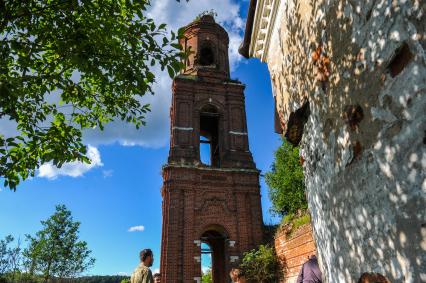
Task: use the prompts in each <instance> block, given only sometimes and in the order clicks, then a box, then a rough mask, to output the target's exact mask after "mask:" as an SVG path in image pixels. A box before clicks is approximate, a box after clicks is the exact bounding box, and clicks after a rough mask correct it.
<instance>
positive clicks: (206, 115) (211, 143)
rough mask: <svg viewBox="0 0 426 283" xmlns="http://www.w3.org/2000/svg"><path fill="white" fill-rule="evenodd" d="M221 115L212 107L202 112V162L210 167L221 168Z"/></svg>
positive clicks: (208, 106) (209, 106)
mask: <svg viewBox="0 0 426 283" xmlns="http://www.w3.org/2000/svg"><path fill="white" fill-rule="evenodd" d="M219 146H220V144H219V113H218V111H217V109H216V108H215V107H214V106H212V105H207V106H205V107H203V108H202V110H201V112H200V161H201V162H202V163H203V164H205V165H208V166H212V167H220V150H219Z"/></svg>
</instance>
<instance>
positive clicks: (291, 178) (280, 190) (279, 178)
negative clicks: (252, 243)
mask: <svg viewBox="0 0 426 283" xmlns="http://www.w3.org/2000/svg"><path fill="white" fill-rule="evenodd" d="M265 179H266V183H267V184H268V187H269V197H270V199H271V202H272V210H273V212H275V213H277V214H280V215H285V214H295V213H297V211H298V210H305V209H306V208H307V201H306V197H305V181H304V176H303V167H302V165H301V162H300V157H299V149H298V148H297V147H294V146H293V145H291V144H290V143H289V142H286V141H285V140H283V143H282V145H281V146H280V147H279V148H278V149H277V151H276V152H275V160H274V163H273V164H272V166H271V171H270V172H268V173H266V175H265Z"/></svg>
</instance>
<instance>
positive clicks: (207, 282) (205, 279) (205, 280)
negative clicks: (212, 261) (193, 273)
mask: <svg viewBox="0 0 426 283" xmlns="http://www.w3.org/2000/svg"><path fill="white" fill-rule="evenodd" d="M212 282H213V278H212V271H211V269H209V270H207V272H205V273H203V276H202V277H201V283H212Z"/></svg>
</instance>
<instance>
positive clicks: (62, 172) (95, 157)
mask: <svg viewBox="0 0 426 283" xmlns="http://www.w3.org/2000/svg"><path fill="white" fill-rule="evenodd" d="M87 156H88V157H89V158H90V160H91V161H92V162H91V163H90V164H86V163H82V162H78V161H74V162H70V163H65V164H64V165H62V167H61V168H57V167H56V166H54V165H53V164H52V163H51V162H49V163H45V164H43V165H41V166H40V168H39V170H38V174H37V177H42V178H48V179H51V180H53V179H56V178H57V177H58V176H70V177H74V178H75V177H80V176H83V174H84V173H86V172H87V171H89V170H91V169H93V168H96V167H101V166H103V163H102V161H101V155H100V153H99V150H98V149H97V148H96V147H93V146H91V145H89V146H88V148H87Z"/></svg>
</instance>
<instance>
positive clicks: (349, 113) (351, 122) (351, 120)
mask: <svg viewBox="0 0 426 283" xmlns="http://www.w3.org/2000/svg"><path fill="white" fill-rule="evenodd" d="M362 119H364V111H363V110H362V107H361V106H360V105H359V104H357V105H347V106H346V107H345V109H344V111H343V120H344V121H345V123H346V124H347V125H348V126H349V127H350V128H351V130H352V131H354V130H356V128H357V127H358V125H359V123H360V122H361V121H362Z"/></svg>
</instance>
